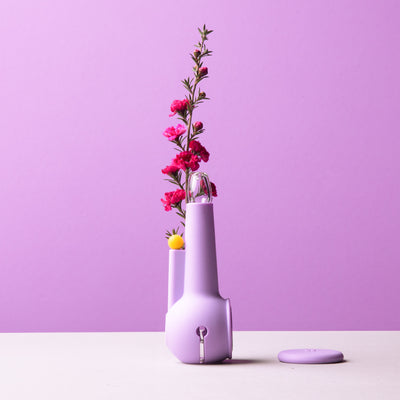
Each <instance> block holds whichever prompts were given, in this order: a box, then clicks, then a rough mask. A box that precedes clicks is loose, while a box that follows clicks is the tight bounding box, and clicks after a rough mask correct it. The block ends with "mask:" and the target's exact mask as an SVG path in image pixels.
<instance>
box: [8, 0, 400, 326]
mask: <svg viewBox="0 0 400 400" xmlns="http://www.w3.org/2000/svg"><path fill="white" fill-rule="evenodd" d="M203 23H206V24H207V25H208V26H209V28H211V29H214V30H215V32H214V34H212V35H211V36H210V41H209V46H210V48H211V49H212V50H214V52H215V54H214V56H213V57H212V58H210V59H209V62H208V67H209V71H210V79H208V80H207V81H206V82H205V84H204V85H203V86H204V90H205V91H206V92H207V95H208V96H209V97H211V99H212V100H211V101H210V102H208V103H206V104H205V105H204V106H203V107H202V108H201V109H200V110H199V112H198V113H197V115H196V118H195V119H196V120H201V121H203V123H204V125H205V127H206V133H205V134H204V135H203V137H202V139H201V140H202V143H203V144H204V145H205V146H206V147H207V149H208V150H209V151H210V153H211V157H210V161H209V163H208V164H205V165H204V168H203V169H204V170H205V171H207V172H209V174H210V175H211V177H212V180H214V181H215V182H216V184H217V188H218V191H219V197H218V198H217V199H216V200H215V212H216V231H217V246H218V261H219V275H220V288H221V293H222V295H224V296H229V297H231V299H232V303H233V311H234V329H237V330H258V329H261V330H325V329H335V330H341V329H356V330H357V329H376V330H379V329H400V317H399V311H398V310H399V306H400V292H399V280H400V272H399V262H400V246H399V226H400V224H399V222H400V216H399V204H400V192H399V167H400V161H399V145H400V139H399V133H400V123H399V115H400V77H399V71H400V56H399V43H400V3H399V2H398V1H388V0H386V1H381V2H378V1H374V0H370V1H365V0H362V1H357V0H352V1H344V0H340V1H334V2H326V1H319V0H316V1H267V2H264V1H261V0H260V1H250V2H243V1H218V2H215V1H208V0H203V1H201V2H194V1H193V2H191V1H168V2H166V1H128V0H126V1H117V2H116V1H111V0H110V1H99V0H96V1H94V0H93V1H87V0H85V1H82V0H80V1H76V0H75V1H72V0H70V1H65V0H63V1H55V0H48V1H40V0H38V1H35V2H32V1H28V0H21V1H13V0H2V2H1V3H0V54H1V56H0V110H1V111H0V330H1V331H124V330H127V331H130V330H135V331H144V330H162V329H163V326H164V313H165V311H166V304H167V292H166V290H167V260H168V248H167V244H166V241H165V240H164V239H163V236H164V231H165V229H166V228H171V227H173V226H174V225H175V224H176V221H177V219H176V218H175V217H174V216H173V214H172V213H166V212H164V211H163V209H162V206H161V202H160V198H161V197H162V195H163V193H164V192H165V191H167V190H171V186H170V185H169V184H167V183H166V182H163V181H162V176H161V173H160V170H161V168H163V167H164V166H165V165H167V164H168V163H169V161H170V160H171V159H172V157H173V155H174V152H173V150H172V146H170V143H168V141H167V140H166V139H165V138H164V137H163V136H162V132H163V130H164V128H165V127H167V126H171V125H173V124H175V123H176V121H175V120H173V119H172V118H168V114H169V105H170V103H171V101H172V100H173V99H175V98H183V96H184V93H185V92H184V89H183V88H182V87H181V84H180V80H181V79H183V78H184V77H186V76H187V75H188V74H189V73H190V70H191V61H190V58H189V56H188V54H189V52H190V51H191V50H192V49H193V47H192V44H193V43H195V42H196V41H197V39H198V34H197V29H196V27H197V26H200V25H202V24H203Z"/></svg>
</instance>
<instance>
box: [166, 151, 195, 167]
mask: <svg viewBox="0 0 400 400" xmlns="http://www.w3.org/2000/svg"><path fill="white" fill-rule="evenodd" d="M199 161H200V157H199V156H198V155H196V154H193V153H192V152H191V151H182V152H181V153H179V154H178V155H177V156H176V157H175V158H174V159H173V160H172V165H175V166H176V167H178V168H179V169H182V170H183V171H185V170H186V169H188V168H190V169H191V170H192V171H196V170H198V169H199V166H200V165H199Z"/></svg>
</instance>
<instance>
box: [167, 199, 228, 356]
mask: <svg viewBox="0 0 400 400" xmlns="http://www.w3.org/2000/svg"><path fill="white" fill-rule="evenodd" d="M185 228H186V229H185V237H186V240H185V243H186V250H185V253H186V254H185V268H184V289H183V295H182V297H181V298H180V299H179V300H177V301H176V302H175V303H173V304H170V308H169V310H168V313H167V315H166V321H165V334H166V340H167V346H168V348H169V349H170V350H171V352H172V353H173V354H174V355H175V356H176V357H177V358H178V359H179V360H180V361H182V362H184V363H190V364H198V363H200V358H201V354H200V353H201V352H200V337H199V335H198V334H197V333H196V331H197V329H198V328H199V327H205V328H206V329H207V334H206V335H205V337H204V347H203V348H204V362H205V363H212V362H218V361H222V360H224V359H226V358H231V357H232V317H231V307H230V302H229V299H223V298H222V297H221V296H220V294H219V289H218V274H217V258H216V248H215V232H214V213H213V204H212V203H188V204H187V205H186V227H185ZM181 251H182V250H181ZM173 260H177V259H176V258H173ZM170 263H171V256H170ZM171 268H173V269H174V275H175V278H174V279H180V278H181V277H178V276H177V273H178V272H177V271H178V269H177V268H175V267H174V265H170V277H171ZM169 287H170V288H174V287H175V288H176V289H177V290H178V291H179V290H180V289H179V285H175V284H174V283H170V284H169ZM177 297H178V294H176V293H170V294H169V299H176V298H177Z"/></svg>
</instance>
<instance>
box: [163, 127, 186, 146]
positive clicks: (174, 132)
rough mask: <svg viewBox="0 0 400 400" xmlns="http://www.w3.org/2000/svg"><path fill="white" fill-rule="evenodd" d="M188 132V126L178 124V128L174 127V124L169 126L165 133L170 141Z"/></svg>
mask: <svg viewBox="0 0 400 400" xmlns="http://www.w3.org/2000/svg"><path fill="white" fill-rule="evenodd" d="M185 132H186V128H185V127H184V126H183V125H181V124H178V125H177V126H176V128H174V127H173V126H170V127H169V128H167V129H166V130H165V131H164V133H163V135H164V136H165V137H166V138H167V139H168V140H169V141H171V142H172V141H173V140H175V139H176V138H177V137H179V136H181V135H183V134H184V133H185Z"/></svg>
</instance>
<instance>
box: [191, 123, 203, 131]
mask: <svg viewBox="0 0 400 400" xmlns="http://www.w3.org/2000/svg"><path fill="white" fill-rule="evenodd" d="M193 127H194V130H195V131H199V130H200V129H203V123H202V122H200V121H196V122H195V123H194V124H193Z"/></svg>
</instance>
